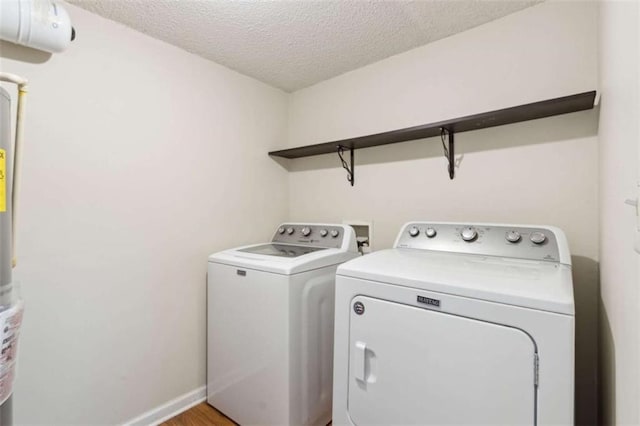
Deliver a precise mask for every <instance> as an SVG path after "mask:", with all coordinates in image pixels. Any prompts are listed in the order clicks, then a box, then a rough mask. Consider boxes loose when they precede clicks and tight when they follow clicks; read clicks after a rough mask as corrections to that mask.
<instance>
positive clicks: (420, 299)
mask: <svg viewBox="0 0 640 426" xmlns="http://www.w3.org/2000/svg"><path fill="white" fill-rule="evenodd" d="M418 303H424V304H425V305H429V306H435V307H436V308H439V307H440V301H439V300H438V299H430V298H428V297H424V296H418Z"/></svg>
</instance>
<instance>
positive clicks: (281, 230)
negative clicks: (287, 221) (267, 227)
mask: <svg viewBox="0 0 640 426" xmlns="http://www.w3.org/2000/svg"><path fill="white" fill-rule="evenodd" d="M284 231H285V229H284V226H281V227H280V228H278V234H284Z"/></svg>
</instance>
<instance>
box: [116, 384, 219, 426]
mask: <svg viewBox="0 0 640 426" xmlns="http://www.w3.org/2000/svg"><path fill="white" fill-rule="evenodd" d="M206 399H207V387H206V386H202V387H201V388H198V389H196V390H194V391H191V392H187V393H185V394H184V395H180V396H179V397H177V398H175V399H172V400H171V401H169V402H167V403H166V404H162V405H160V406H158V407H156V408H154V409H152V410H149V411H147V412H146V413H143V414H141V415H140V416H138V417H136V418H135V419H132V420H129V421H128V422H125V425H126V426H156V425H158V424H160V423H162V422H164V421H165V420H169V419H170V418H172V417H174V416H177V415H178V414H180V413H182V412H183V411H186V410H188V409H189V408H191V407H193V406H194V405H198V404H200V403H201V402H204V401H206Z"/></svg>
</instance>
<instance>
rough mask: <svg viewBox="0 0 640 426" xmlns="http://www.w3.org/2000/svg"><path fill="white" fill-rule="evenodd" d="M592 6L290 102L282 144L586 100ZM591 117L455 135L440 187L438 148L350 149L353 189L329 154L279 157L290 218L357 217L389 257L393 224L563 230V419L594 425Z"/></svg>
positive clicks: (594, 139)
mask: <svg viewBox="0 0 640 426" xmlns="http://www.w3.org/2000/svg"><path fill="white" fill-rule="evenodd" d="M597 7H598V6H597V3H596V2H562V1H547V2H544V3H541V4H538V5H536V6H533V7H530V8H527V9H525V10H522V11H519V12H517V13H514V14H511V15H509V16H506V17H503V18H500V19H497V20H495V21H492V22H490V23H487V24H484V25H481V26H479V27H476V28H473V29H471V30H467V31H465V32H462V33H459V34H456V35H453V36H451V37H448V38H445V39H442V40H439V41H436V42H433V43H430V44H428V45H426V46H423V47H419V48H416V49H413V50H411V51H408V52H405V53H401V54H399V55H396V56H393V57H390V58H387V59H385V60H382V61H379V62H377V63H374V64H371V65H368V66H365V67H363V68H360V69H357V70H354V71H351V72H348V73H346V74H343V75H341V76H338V77H335V78H333V79H330V80H327V81H323V82H321V83H318V84H316V85H314V86H311V87H308V88H305V89H302V90H299V91H296V92H294V93H292V95H291V99H290V104H289V122H288V146H289V147H297V146H302V145H309V144H315V143H320V142H327V141H332V140H341V139H347V138H353V137H357V136H362V135H370V134H376V133H380V132H385V131H390V130H394V129H400V128H407V127H410V126H417V125H420V124H423V123H430V122H438V121H440V120H445V119H447V118H451V117H463V116H467V115H470V114H474V113H478V112H482V111H486V110H492V109H499V108H506V107H510V106H514V105H518V104H523V103H527V102H534V101H537V100H542V99H545V98H554V97H559V96H563V95H569V94H574V93H580V92H585V91H587V90H592V89H593V88H596V87H598V86H597V85H598V59H597V48H596V46H597V40H598V33H597V16H598V11H597ZM549 45H553V46H554V49H549V48H548V46H549ZM550 63H552V64H553V66H551V67H549V66H548V64H550ZM598 114H599V111H598V109H597V108H596V109H594V110H590V111H583V112H576V113H573V114H566V115H560V116H557V117H550V118H544V119H540V120H534V121H528V122H522V123H516V124H510V125H506V126H500V127H493V128H488V129H483V130H477V131H474V132H467V133H460V134H457V135H456V158H457V160H458V161H457V167H456V170H455V178H454V179H453V180H450V179H449V176H448V175H447V171H446V169H447V161H446V159H445V158H444V153H443V147H442V144H441V143H440V138H439V137H438V138H430V139H423V140H417V141H411V142H405V143H400V144H393V145H385V146H378V147H374V148H367V149H357V150H355V152H354V156H355V184H354V185H353V186H351V185H350V184H349V182H348V181H347V176H348V174H347V172H346V171H345V170H344V169H343V168H342V167H341V163H340V159H339V158H338V155H337V153H336V154H325V155H320V156H315V157H307V158H300V159H296V160H291V164H290V166H289V170H290V173H289V188H290V206H289V209H290V214H291V219H292V220H301V219H302V218H304V219H305V220H315V221H329V222H331V221H333V222H335V221H342V220H344V219H350V218H357V217H366V218H370V219H371V220H372V221H373V222H374V223H375V228H376V241H375V245H376V247H375V248H376V250H378V249H384V248H389V247H391V246H392V244H393V241H394V238H395V236H396V232H397V229H398V227H399V226H400V225H401V224H403V223H405V222H407V221H410V220H415V219H416V218H429V219H430V220H443V221H452V220H454V221H455V220H457V221H472V222H473V221H475V222H503V223H518V222H519V223H546V224H553V225H556V226H559V227H561V228H562V229H564V230H565V232H566V233H567V236H568V239H569V243H570V247H571V251H572V254H573V261H574V282H575V292H576V302H577V303H578V305H577V306H576V311H577V318H576V321H577V326H576V339H577V340H576V351H578V352H579V355H577V356H576V378H577V382H576V395H577V398H578V399H577V401H576V406H577V413H576V416H577V417H576V421H577V422H578V423H579V424H596V418H597V400H598V395H597V382H596V378H597V372H596V365H597V352H598V341H597V333H595V332H594V330H597V327H596V326H595V322H596V319H595V318H597V309H598V308H597V299H598V292H599V289H598V281H599V279H598V233H597V229H598V226H599V224H598V136H597V134H598ZM488 171H490V173H488Z"/></svg>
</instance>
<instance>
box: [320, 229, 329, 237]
mask: <svg viewBox="0 0 640 426" xmlns="http://www.w3.org/2000/svg"><path fill="white" fill-rule="evenodd" d="M327 235H329V231H327V230H326V229H321V230H320V236H321V237H322V238H324V237H326V236H327Z"/></svg>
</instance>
